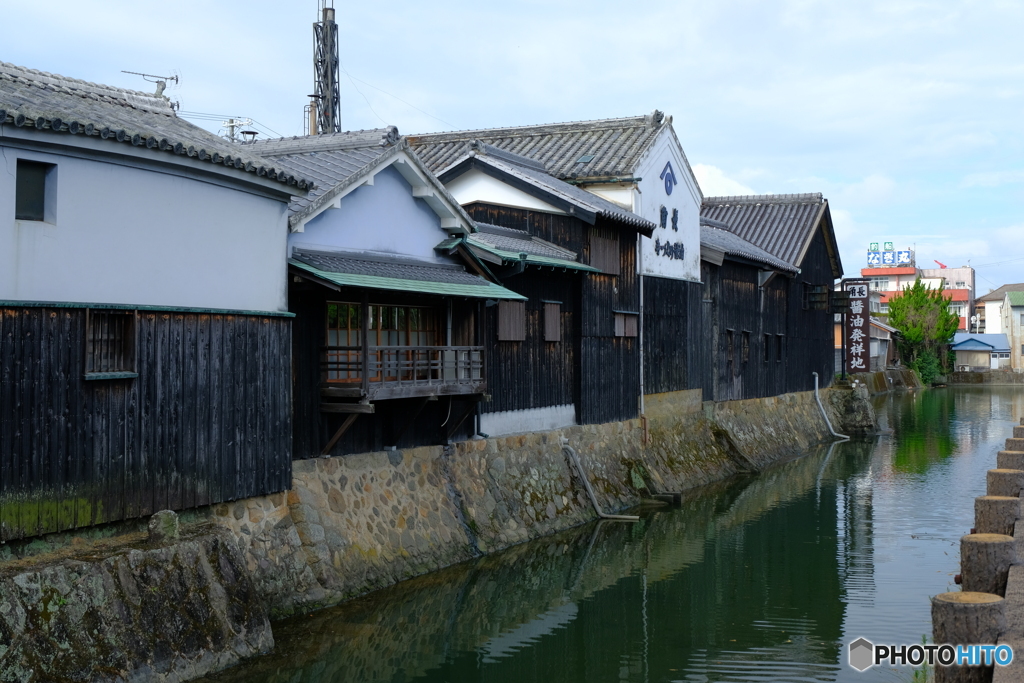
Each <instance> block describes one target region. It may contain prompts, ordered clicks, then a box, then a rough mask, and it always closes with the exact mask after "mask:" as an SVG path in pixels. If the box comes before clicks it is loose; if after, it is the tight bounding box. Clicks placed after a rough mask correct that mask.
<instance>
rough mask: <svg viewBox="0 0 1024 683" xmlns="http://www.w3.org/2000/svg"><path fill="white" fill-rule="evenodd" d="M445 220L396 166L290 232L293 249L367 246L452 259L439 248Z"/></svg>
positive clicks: (433, 259) (414, 256)
mask: <svg viewBox="0 0 1024 683" xmlns="http://www.w3.org/2000/svg"><path fill="white" fill-rule="evenodd" d="M447 237H448V233H447V232H446V231H445V230H443V229H442V228H441V219H440V218H438V216H437V214H436V213H434V211H433V209H431V208H430V207H429V206H427V203H426V202H425V201H424V200H422V199H417V198H416V197H413V196H412V186H411V185H409V183H408V182H406V180H405V178H403V177H402V175H401V174H400V173H399V172H398V171H397V170H395V169H394V168H392V167H390V166H389V167H387V168H384V169H382V170H381V171H379V172H378V173H377V175H376V176H374V179H373V185H363V186H362V187H359V188H357V189H355V190H354V191H352V192H350V193H349V194H347V195H345V197H344V198H343V199H342V200H341V206H340V208H337V209H327V210H326V211H324V212H323V213H321V214H320V215H318V216H316V217H315V218H313V220H311V221H309V222H308V223H306V226H305V229H304V231H303V232H295V233H292V234H291V235H289V236H288V246H289V247H291V248H295V247H300V248H301V247H305V248H307V249H319V250H326V251H338V250H344V251H366V252H372V253H375V254H379V255H386V256H400V257H403V258H412V259H416V260H420V261H430V262H434V263H451V261H450V260H449V259H446V258H444V257H443V256H440V255H439V254H438V253H437V252H436V251H434V247H435V246H437V245H438V244H440V243H441V242H443V241H444V240H445V239H447Z"/></svg>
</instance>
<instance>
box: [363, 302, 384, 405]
mask: <svg viewBox="0 0 1024 683" xmlns="http://www.w3.org/2000/svg"><path fill="white" fill-rule="evenodd" d="M361 310H362V315H361V316H360V317H361V318H362V319H363V325H362V327H363V329H362V333H363V334H362V347H363V349H362V356H363V376H362V379H361V384H362V389H363V396H369V395H370V293H369V292H366V291H364V292H363V302H362V305H361ZM378 343H379V342H378Z"/></svg>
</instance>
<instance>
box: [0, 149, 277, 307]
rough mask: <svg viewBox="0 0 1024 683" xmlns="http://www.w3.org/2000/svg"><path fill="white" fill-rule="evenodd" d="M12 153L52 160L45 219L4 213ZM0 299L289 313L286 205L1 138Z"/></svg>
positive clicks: (11, 193) (10, 208) (10, 205)
mask: <svg viewBox="0 0 1024 683" xmlns="http://www.w3.org/2000/svg"><path fill="white" fill-rule="evenodd" d="M18 159H29V160H33V161H41V162H45V163H50V164H56V165H57V192H56V200H55V201H56V207H55V209H56V211H55V220H54V221H53V222H52V223H44V222H34V221H17V220H15V219H14V203H15V171H16V168H17V160H18ZM0 168H2V169H3V170H2V172H0V300H15V301H67V302H78V303H108V304H129V305H139V306H145V305H156V306H175V307H192V308H222V309H234V310H251V311H284V310H287V301H286V296H285V286H286V263H285V245H286V239H287V215H286V211H287V208H286V205H285V203H284V202H283V201H277V200H274V199H270V198H267V197H264V196H259V195H256V194H252V193H249V192H244V191H240V190H235V189H231V188H228V187H223V186H220V185H217V184H213V183H211V182H204V181H202V180H197V179H192V178H186V177H181V176H179V175H173V174H170V173H162V172H159V171H154V170H146V169H141V168H133V167H130V166H126V165H122V164H119V163H109V162H106V161H102V160H93V159H82V158H77V157H72V156H64V155H61V154H58V153H44V152H36V151H25V150H21V149H17V148H14V147H9V146H4V145H0Z"/></svg>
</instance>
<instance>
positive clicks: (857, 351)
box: [843, 252, 893, 373]
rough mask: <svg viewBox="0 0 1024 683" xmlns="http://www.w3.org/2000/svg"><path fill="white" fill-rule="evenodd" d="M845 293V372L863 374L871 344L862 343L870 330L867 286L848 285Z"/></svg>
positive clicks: (866, 367) (867, 368) (869, 365)
mask: <svg viewBox="0 0 1024 683" xmlns="http://www.w3.org/2000/svg"><path fill="white" fill-rule="evenodd" d="M881 256H882V257H883V258H884V257H885V256H893V254H892V253H891V252H890V253H888V254H886V253H883V254H881ZM846 291H847V292H848V293H849V295H850V312H849V313H847V314H846V316H845V318H846V320H845V325H844V326H843V337H844V340H845V346H846V372H848V373H852V372H865V371H867V370H869V369H870V367H871V357H870V356H871V344H870V343H868V344H865V343H864V340H865V339H868V338H869V335H868V333H867V331H868V330H869V328H870V325H869V323H870V312H869V306H868V286H867V284H866V283H865V284H861V283H848V284H847V285H846ZM869 341H870V340H869Z"/></svg>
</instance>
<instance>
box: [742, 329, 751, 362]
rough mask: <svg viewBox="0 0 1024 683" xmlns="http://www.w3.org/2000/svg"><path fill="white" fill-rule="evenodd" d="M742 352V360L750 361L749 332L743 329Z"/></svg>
mask: <svg viewBox="0 0 1024 683" xmlns="http://www.w3.org/2000/svg"><path fill="white" fill-rule="evenodd" d="M742 353H743V362H744V363H748V362H750V332H748V331H747V330H743V346H742Z"/></svg>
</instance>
